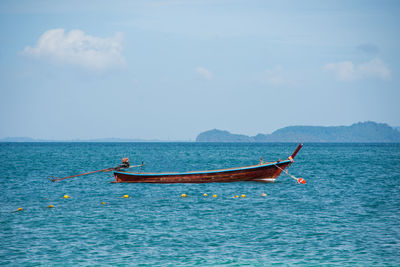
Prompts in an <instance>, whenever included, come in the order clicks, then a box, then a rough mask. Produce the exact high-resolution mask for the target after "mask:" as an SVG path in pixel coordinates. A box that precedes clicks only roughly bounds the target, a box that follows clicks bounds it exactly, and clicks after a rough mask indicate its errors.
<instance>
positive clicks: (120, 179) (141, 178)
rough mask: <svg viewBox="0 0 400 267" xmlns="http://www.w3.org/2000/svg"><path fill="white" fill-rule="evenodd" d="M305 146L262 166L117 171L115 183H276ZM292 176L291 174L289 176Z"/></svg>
mask: <svg viewBox="0 0 400 267" xmlns="http://www.w3.org/2000/svg"><path fill="white" fill-rule="evenodd" d="M302 146H303V144H301V143H300V144H299V145H298V146H297V148H296V150H295V151H294V152H293V154H292V155H291V156H290V157H288V158H287V159H286V160H278V161H274V162H267V163H264V162H263V161H262V160H260V164H257V165H251V166H245V167H237V168H229V169H219V170H207V171H192V172H166V173H145V172H131V171H123V170H117V171H115V172H114V177H115V181H113V183H226V182H239V181H255V182H274V181H275V180H276V178H277V177H278V176H279V175H280V174H281V173H282V171H284V170H285V168H287V167H288V166H290V165H291V164H292V163H293V159H294V157H295V156H296V155H297V153H298V152H299V150H300V149H301V147H302ZM288 175H290V174H288ZM290 176H291V177H293V178H294V179H296V180H297V182H298V183H305V180H304V179H302V178H299V179H298V178H295V177H294V176H292V175H290Z"/></svg>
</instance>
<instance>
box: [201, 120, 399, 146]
mask: <svg viewBox="0 0 400 267" xmlns="http://www.w3.org/2000/svg"><path fill="white" fill-rule="evenodd" d="M196 142H332V143H400V127H393V128H392V127H390V126H389V125H387V124H385V123H376V122H371V121H368V122H359V123H355V124H352V125H350V126H288V127H284V128H281V129H278V130H276V131H274V132H273V133H271V134H261V133H260V134H257V135H256V136H247V135H243V134H232V133H230V132H228V131H222V130H218V129H214V130H209V131H205V132H202V133H200V134H199V135H198V136H197V138H196Z"/></svg>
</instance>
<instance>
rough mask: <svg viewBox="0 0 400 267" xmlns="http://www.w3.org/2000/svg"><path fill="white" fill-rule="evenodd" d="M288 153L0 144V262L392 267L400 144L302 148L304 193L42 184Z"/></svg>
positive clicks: (287, 149)
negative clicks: (119, 169) (118, 169)
mask: <svg viewBox="0 0 400 267" xmlns="http://www.w3.org/2000/svg"><path fill="white" fill-rule="evenodd" d="M296 146H297V144H274V143H273V144H254V143H250V144H247V143H241V144H237V143H0V265H13V266H21V265H22V266H24V265H63V266H64V265H66V266H71V265H134V266H265V265H273V264H276V263H282V264H285V265H286V264H288V265H294V264H299V265H307V266H309V265H320V264H328V265H347V266H354V265H362V266H365V265H367V266H370V265H379V266H382V265H397V266H399V265H400V144H307V143H306V144H305V145H304V147H303V149H302V150H301V151H300V152H299V154H298V156H297V157H296V158H295V162H294V164H293V165H292V166H291V167H290V168H289V173H291V174H293V175H295V176H296V177H303V178H305V179H306V181H307V184H305V185H302V184H297V183H296V181H295V180H294V179H292V178H291V177H289V176H287V175H284V174H282V175H281V176H280V177H279V178H278V179H277V181H276V182H275V183H257V182H238V183H210V184H167V185H166V184H113V183H110V181H112V180H113V177H112V175H111V173H97V174H93V175H90V176H83V177H76V178H72V179H67V180H64V181H61V182H55V183H53V182H50V181H49V180H48V178H47V177H48V176H58V177H63V176H69V175H73V174H78V173H82V172H87V171H92V170H98V169H103V168H107V167H113V166H116V165H118V164H119V163H120V161H121V158H122V157H128V158H130V160H131V164H140V163H141V162H142V161H144V162H145V163H146V166H145V168H144V171H149V172H150V171H190V170H204V169H216V168H227V167H238V166H243V165H251V164H257V163H258V162H259V159H260V157H262V158H263V159H264V161H274V160H277V159H279V158H281V159H286V158H287V157H288V156H289V155H291V153H292V151H293V150H294V149H295V148H296ZM204 193H206V194H208V196H207V197H205V196H203V194H204ZM262 193H265V194H267V196H266V197H263V196H261V194H262ZM181 194H186V195H187V197H186V198H183V197H181ZM213 194H216V195H217V197H215V198H214V197H212V195H213ZM242 194H243V195H245V196H246V197H241V195H242ZM64 195H69V196H70V198H69V199H65V198H63V196H64ZM124 195H129V196H130V197H129V198H123V196H124ZM236 195H238V196H240V197H239V198H232V197H234V196H236ZM101 202H105V204H101ZM49 205H53V206H54V208H48V206H49ZM18 208H22V209H23V210H22V211H17V209H18Z"/></svg>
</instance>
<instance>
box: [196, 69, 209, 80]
mask: <svg viewBox="0 0 400 267" xmlns="http://www.w3.org/2000/svg"><path fill="white" fill-rule="evenodd" d="M196 73H197V74H199V75H200V76H201V77H202V78H204V79H206V80H211V79H212V77H213V74H212V72H211V71H209V70H208V69H206V68H203V67H197V68H196Z"/></svg>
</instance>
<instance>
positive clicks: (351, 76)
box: [324, 58, 390, 81]
mask: <svg viewBox="0 0 400 267" xmlns="http://www.w3.org/2000/svg"><path fill="white" fill-rule="evenodd" d="M324 69H325V70H326V71H330V72H332V73H334V74H335V76H336V79H338V80H339V81H355V80H361V79H367V78H378V79H382V80H385V81H386V80H389V78H390V70H389V68H388V67H387V66H386V65H385V63H384V62H383V61H382V60H381V59H379V58H375V59H372V60H371V61H368V62H365V63H362V64H358V65H355V64H353V62H351V61H342V62H336V63H329V64H326V65H325V66H324Z"/></svg>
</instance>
